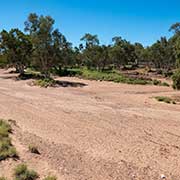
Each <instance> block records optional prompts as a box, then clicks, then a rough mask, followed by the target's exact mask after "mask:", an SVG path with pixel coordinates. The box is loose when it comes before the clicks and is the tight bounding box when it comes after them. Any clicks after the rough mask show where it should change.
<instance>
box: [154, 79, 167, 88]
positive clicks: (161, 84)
mask: <svg viewBox="0 0 180 180" xmlns="http://www.w3.org/2000/svg"><path fill="white" fill-rule="evenodd" d="M152 83H153V85H155V86H166V87H169V86H170V85H169V84H168V83H166V82H161V81H160V80H157V79H154V80H153V81H152Z"/></svg>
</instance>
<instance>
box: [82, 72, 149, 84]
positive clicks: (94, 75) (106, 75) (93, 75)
mask: <svg viewBox="0 0 180 180" xmlns="http://www.w3.org/2000/svg"><path fill="white" fill-rule="evenodd" d="M81 77H83V78H85V79H90V80H100V81H113V82H116V83H127V84H140V85H146V84H150V82H149V81H146V80H143V79H133V78H128V77H125V76H124V75H122V74H121V73H119V72H116V71H114V72H113V71H110V72H100V71H95V70H88V69H83V70H82V73H81Z"/></svg>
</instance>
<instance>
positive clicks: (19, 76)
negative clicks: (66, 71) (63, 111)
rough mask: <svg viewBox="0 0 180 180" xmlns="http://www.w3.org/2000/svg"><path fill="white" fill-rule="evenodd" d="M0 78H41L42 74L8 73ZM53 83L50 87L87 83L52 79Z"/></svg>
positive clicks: (77, 85) (82, 85)
mask: <svg viewBox="0 0 180 180" xmlns="http://www.w3.org/2000/svg"><path fill="white" fill-rule="evenodd" d="M0 78H1V79H12V80H15V81H25V80H41V79H43V77H42V75H39V74H23V75H18V76H17V74H16V75H13V74H9V75H6V76H0ZM54 82H55V85H54V86H52V87H64V88H65V87H84V86H87V85H88V84H85V83H82V82H74V81H64V80H62V81H61V80H54Z"/></svg>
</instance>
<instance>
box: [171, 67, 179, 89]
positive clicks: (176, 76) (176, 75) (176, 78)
mask: <svg viewBox="0 0 180 180" xmlns="http://www.w3.org/2000/svg"><path fill="white" fill-rule="evenodd" d="M172 80H173V88H174V89H177V90H180V69H179V70H177V71H176V72H174V74H173V76H172Z"/></svg>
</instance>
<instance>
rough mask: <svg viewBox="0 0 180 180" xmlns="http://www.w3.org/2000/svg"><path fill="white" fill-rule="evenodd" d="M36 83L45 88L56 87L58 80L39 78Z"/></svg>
mask: <svg viewBox="0 0 180 180" xmlns="http://www.w3.org/2000/svg"><path fill="white" fill-rule="evenodd" d="M34 85H36V86H40V87H44V88H47V87H54V86H55V85H56V81H55V80H53V79H51V78H45V79H39V80H37V81H35V82H34Z"/></svg>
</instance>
